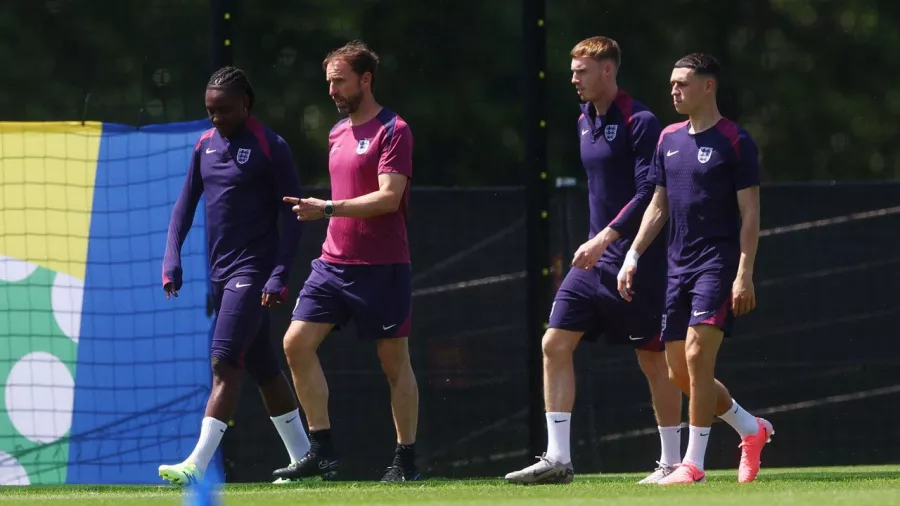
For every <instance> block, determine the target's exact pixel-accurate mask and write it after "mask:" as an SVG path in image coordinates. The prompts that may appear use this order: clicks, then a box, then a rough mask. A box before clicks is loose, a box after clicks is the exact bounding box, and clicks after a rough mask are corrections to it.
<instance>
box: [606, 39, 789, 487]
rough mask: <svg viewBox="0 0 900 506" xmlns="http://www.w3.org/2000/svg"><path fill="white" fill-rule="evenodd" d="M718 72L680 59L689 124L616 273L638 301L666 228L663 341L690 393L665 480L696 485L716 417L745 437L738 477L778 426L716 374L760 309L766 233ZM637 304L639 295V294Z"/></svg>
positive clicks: (678, 84) (749, 146) (668, 156)
mask: <svg viewBox="0 0 900 506" xmlns="http://www.w3.org/2000/svg"><path fill="white" fill-rule="evenodd" d="M720 73H721V69H720V67H719V64H718V62H717V61H716V60H715V58H713V57H712V56H709V55H705V54H700V53H693V54H689V55H687V56H685V57H684V58H681V59H680V60H678V61H677V62H676V63H675V68H674V70H673V71H672V76H671V86H672V97H673V101H674V104H675V110H676V111H678V112H679V113H681V114H686V115H688V117H689V120H688V121H685V122H682V123H676V124H673V125H669V126H668V127H666V128H665V129H663V132H662V134H661V136H660V139H659V145H658V146H657V148H656V154H655V156H654V162H653V168H652V170H651V175H650V179H651V181H652V182H653V184H655V185H656V190H655V192H654V194H653V199H652V200H651V202H650V205H649V206H648V207H647V211H646V212H645V213H644V218H643V222H642V223H641V227H640V231H639V232H638V234H637V237H636V238H635V240H634V243H633V244H632V246H631V250H629V251H628V253H627V255H626V258H625V262H624V264H623V266H622V269H621V272H620V274H619V279H620V281H619V286H618V289H619V292H620V293H621V295H622V297H624V298H625V299H626V300H632V297H633V296H635V297H636V295H635V294H636V293H639V292H640V290H641V288H640V287H639V286H636V285H635V279H636V278H635V274H636V273H637V272H638V268H637V267H638V259H640V261H641V266H642V269H643V265H644V263H643V262H644V259H643V254H644V252H645V251H646V250H647V247H648V246H649V245H650V244H651V242H652V241H653V239H654V238H655V237H656V236H657V234H659V232H660V230H661V229H662V227H663V225H664V224H665V222H666V219H669V220H670V221H671V223H670V226H669V255H668V256H669V260H668V264H669V273H668V275H669V282H668V289H667V292H666V317H667V320H666V324H665V326H664V328H663V341H664V342H665V343H666V358H667V360H668V363H669V370H670V375H671V376H672V378H673V381H675V382H676V383H677V384H678V385H679V386H680V387H681V388H682V389H683V390H684V391H685V392H689V393H688V395H689V398H690V404H689V413H690V436H689V439H688V448H687V452H686V453H685V457H684V462H683V463H682V464H681V465H680V466H679V467H678V468H677V469H676V470H675V472H673V473H672V474H670V475H669V476H667V477H665V478H663V479H662V480H660V482H659V484H660V485H675V484H689V483H697V482H701V481H704V480H705V477H706V474H705V472H704V471H703V467H704V466H703V464H704V457H705V454H706V444H707V441H708V440H709V433H710V426H711V425H712V420H713V416H714V415H718V416H719V418H721V419H723V420H725V421H726V422H728V423H729V424H730V425H731V426H732V427H734V428H735V429H736V430H737V432H738V433H739V434H740V436H741V444H740V446H741V448H742V452H741V460H740V465H739V468H738V481H739V482H741V483H746V482H750V481H753V480H755V479H756V476H757V473H758V472H759V466H760V453H761V452H762V449H763V447H764V446H765V444H766V443H767V442H768V441H769V438H770V436H771V435H772V434H774V433H775V431H774V430H773V428H772V424H771V423H769V421H768V420H765V419H762V418H757V417H754V416H753V415H751V414H750V413H748V412H747V411H746V410H744V409H743V408H742V407H741V406H740V405H739V404H738V403H737V401H735V400H734V399H733V398H732V397H731V395H730V394H729V393H728V390H727V389H726V388H725V387H724V386H723V385H722V384H721V383H719V382H718V381H717V380H716V379H715V365H716V355H717V353H718V350H719V347H720V345H721V344H722V340H723V338H724V336H725V335H727V334H729V333H730V331H731V327H732V322H733V318H734V317H737V316H742V315H744V314H747V313H748V312H750V311H752V310H753V308H754V307H755V306H756V296H755V294H754V290H753V265H754V261H755V259H756V248H757V242H758V239H759V161H758V155H757V148H756V144H755V143H754V142H753V139H752V138H751V137H750V134H748V133H747V132H746V131H744V130H743V129H742V128H740V127H739V126H738V125H737V124H736V123H734V122H733V121H731V120H729V119H726V118H723V117H722V115H721V114H720V113H719V108H718V106H717V104H716V92H717V90H718V87H719V75H720ZM635 300H637V299H635Z"/></svg>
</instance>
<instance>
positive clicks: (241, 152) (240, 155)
mask: <svg viewBox="0 0 900 506" xmlns="http://www.w3.org/2000/svg"><path fill="white" fill-rule="evenodd" d="M234 160H235V161H236V162H237V163H239V164H241V165H244V164H245V163H247V162H248V161H249V160H250V150H249V149H244V148H240V149H238V152H237V156H236V157H234Z"/></svg>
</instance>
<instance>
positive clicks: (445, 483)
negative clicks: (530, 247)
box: [0, 466, 900, 506]
mask: <svg viewBox="0 0 900 506" xmlns="http://www.w3.org/2000/svg"><path fill="white" fill-rule="evenodd" d="M643 476H644V475H638V474H603V475H576V476H575V482H574V483H572V484H571V485H544V486H514V485H509V484H507V483H506V482H505V481H503V480H500V479H494V480H442V479H433V480H426V481H422V482H417V483H407V484H396V485H387V484H380V483H375V482H338V483H324V482H321V481H310V482H304V483H299V484H290V485H269V484H234V485H226V486H225V487H224V488H223V490H222V492H221V495H220V496H219V499H218V501H217V502H216V503H217V504H221V505H223V506H249V505H262V506H296V505H298V504H310V505H315V506H331V505H363V504H364V505H391V506H405V505H413V504H416V505H427V506H442V505H448V506H449V505H454V506H461V505H472V506H476V505H477V506H481V505H485V506H499V505H516V506H532V505H535V506H536V505H541V506H556V505H559V506H563V505H566V506H578V505H592V506H594V505H601V506H611V505H617V506H643V505H647V506H673V505H688V506H731V505H734V506H750V505H763V506H833V505H848V506H876V505H900V466H877V467H873V466H867V467H842V468H795V469H769V470H767V469H763V471H762V472H761V473H760V475H759V478H758V480H757V481H756V482H755V483H751V484H746V485H741V484H738V483H737V475H736V472H735V471H734V470H730V471H710V472H708V473H707V483H704V484H697V485H689V486H679V487H660V486H653V485H649V486H648V485H636V484H635V482H636V481H637V480H639V479H641V478H643ZM184 499H185V498H184V496H183V493H182V491H181V490H178V489H175V488H171V487H165V486H129V487H126V486H32V487H0V505H3V506H5V505H7V504H27V505H42V504H54V505H57V504H58V505H60V506H62V505H67V506H100V505H122V506H130V505H151V506H156V505H169V506H174V505H181V504H190V502H193V501H190V502H185V501H184ZM216 503H214V504H216Z"/></svg>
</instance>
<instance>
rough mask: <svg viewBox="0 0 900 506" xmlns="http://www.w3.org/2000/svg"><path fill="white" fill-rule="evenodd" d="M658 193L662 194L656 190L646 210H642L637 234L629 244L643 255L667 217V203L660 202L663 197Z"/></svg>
mask: <svg viewBox="0 0 900 506" xmlns="http://www.w3.org/2000/svg"><path fill="white" fill-rule="evenodd" d="M660 195H662V194H661V193H660V192H659V191H657V193H656V194H655V195H654V196H653V200H651V201H650V205H648V206H647V210H646V211H644V218H643V219H642V220H641V228H640V229H639V230H638V233H637V236H635V238H634V243H632V245H631V249H633V250H634V251H636V252H637V253H638V254H639V255H643V254H644V252H645V251H647V248H649V247H650V244H651V243H652V242H653V240H654V239H656V236H658V235H659V232H660V231H661V230H662V227H663V225H665V223H666V220H667V219H668V218H669V209H668V203H664V202H662V200H663V198H664V197H660ZM663 204H666V205H663Z"/></svg>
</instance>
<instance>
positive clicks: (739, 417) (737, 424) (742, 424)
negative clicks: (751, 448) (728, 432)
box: [719, 399, 759, 439]
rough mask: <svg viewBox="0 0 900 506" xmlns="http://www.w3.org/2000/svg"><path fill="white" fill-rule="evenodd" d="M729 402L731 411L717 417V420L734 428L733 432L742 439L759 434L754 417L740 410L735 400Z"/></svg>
mask: <svg viewBox="0 0 900 506" xmlns="http://www.w3.org/2000/svg"><path fill="white" fill-rule="evenodd" d="M731 402H732V404H731V409H729V410H728V411H726V412H725V413H724V414H722V415H721V416H719V418H721V419H722V420H724V421H725V422H727V423H728V425H731V426H732V427H734V430H736V431H737V433H738V434H740V435H741V438H742V439H743V438H745V437H747V436H750V435H752V434H756V433H757V432H759V422H757V421H756V417H755V416H753V415H751V414H750V413H748V412H747V410H746V409H744V408H742V407H741V405H740V404H738V403H737V401H736V400H734V399H731Z"/></svg>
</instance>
